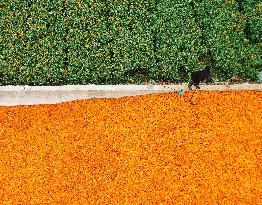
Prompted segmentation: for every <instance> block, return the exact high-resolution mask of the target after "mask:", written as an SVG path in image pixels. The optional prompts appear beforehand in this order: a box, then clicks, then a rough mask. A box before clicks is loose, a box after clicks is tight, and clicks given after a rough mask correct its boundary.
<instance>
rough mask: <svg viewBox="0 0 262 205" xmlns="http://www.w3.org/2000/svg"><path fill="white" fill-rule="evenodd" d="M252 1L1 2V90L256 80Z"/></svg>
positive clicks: (255, 4)
mask: <svg viewBox="0 0 262 205" xmlns="http://www.w3.org/2000/svg"><path fill="white" fill-rule="evenodd" d="M259 2H260V1H258V0H226V1H221V0H212V1H210V0H201V1H199V0H176V1H172V0H144V1H139V0H126V1H120V0H107V1H100V0H91V1H85V0H56V1H51V0H46V1H41V0H30V1H17V0H16V1H14V0H4V1H1V2H0V84H1V85H6V84H30V85H58V84H86V83H95V84H108V83H112V84H117V83H132V82H137V83H140V82H142V81H145V80H149V79H152V80H161V79H162V80H174V81H183V80H187V79H188V74H189V73H190V72H192V71H193V70H198V69H202V68H203V67H204V66H205V65H210V66H211V67H212V69H213V73H214V77H215V79H218V80H225V79H226V78H229V77H232V76H236V75H237V76H240V77H241V78H242V79H245V80H249V81H255V80H257V76H258V72H259V71H260V70H261V68H260V67H262V66H261V64H262V61H261V58H260V56H259V53H261V36H260V35H261V26H260V25H261V16H259V14H260V13H261V5H262V4H261V3H259Z"/></svg>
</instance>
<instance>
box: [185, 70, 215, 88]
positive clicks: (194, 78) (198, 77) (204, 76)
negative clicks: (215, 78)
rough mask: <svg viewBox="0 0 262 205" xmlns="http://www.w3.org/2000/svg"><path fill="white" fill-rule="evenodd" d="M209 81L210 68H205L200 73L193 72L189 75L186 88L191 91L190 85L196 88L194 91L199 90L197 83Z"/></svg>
mask: <svg viewBox="0 0 262 205" xmlns="http://www.w3.org/2000/svg"><path fill="white" fill-rule="evenodd" d="M210 79H211V70H210V67H209V66H207V67H206V68H205V69H204V70H201V71H195V72H193V73H192V74H191V81H190V82H189V84H188V88H189V89H190V90H192V88H191V87H192V85H194V86H195V87H196V89H200V87H199V83H200V82H202V81H204V80H206V81H207V80H210Z"/></svg>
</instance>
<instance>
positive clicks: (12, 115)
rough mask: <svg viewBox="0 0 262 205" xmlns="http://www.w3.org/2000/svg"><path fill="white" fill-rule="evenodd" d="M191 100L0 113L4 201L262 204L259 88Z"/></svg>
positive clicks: (151, 98)
mask: <svg viewBox="0 0 262 205" xmlns="http://www.w3.org/2000/svg"><path fill="white" fill-rule="evenodd" d="M191 96H192V92H187V93H186V94H184V95H178V94H176V93H164V94H151V95H144V96H135V97H125V98H119V99H96V100H81V101H74V102H68V103H61V104H55V105H34V106H16V107H0V116H1V118H0V203H1V204H44V203H45V204H121V205H122V204H181V205H184V204H201V205H203V204H222V205H225V204H248V205H250V204H259V203H262V198H261V195H262V194H261V193H262V192H261V191H262V189H261V185H262V180H261V176H262V169H261V150H262V143H261V139H262V109H261V108H262V92H258V91H234V92H226V91H225V92H218V91H196V92H195V94H194V96H193V98H192V102H193V104H190V103H189V100H190V98H191Z"/></svg>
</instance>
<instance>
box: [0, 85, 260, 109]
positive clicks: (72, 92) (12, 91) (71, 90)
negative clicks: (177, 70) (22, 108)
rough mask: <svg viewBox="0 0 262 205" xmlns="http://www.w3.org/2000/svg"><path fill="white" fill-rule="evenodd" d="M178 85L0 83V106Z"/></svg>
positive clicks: (213, 87)
mask: <svg viewBox="0 0 262 205" xmlns="http://www.w3.org/2000/svg"><path fill="white" fill-rule="evenodd" d="M183 87H184V86H181V85H65V86H0V106H16V105H33V104H55V103H61V102H68V101H73V100H80V99H91V98H118V97H125V96H135V95H145V94H152V93H163V92H175V91H177V90H178V89H181V88H183ZM200 88H201V90H221V91H222V90H226V91H230V90H258V91H262V84H248V83H245V84H236V85H230V86H226V85H225V84H220V85H200Z"/></svg>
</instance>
